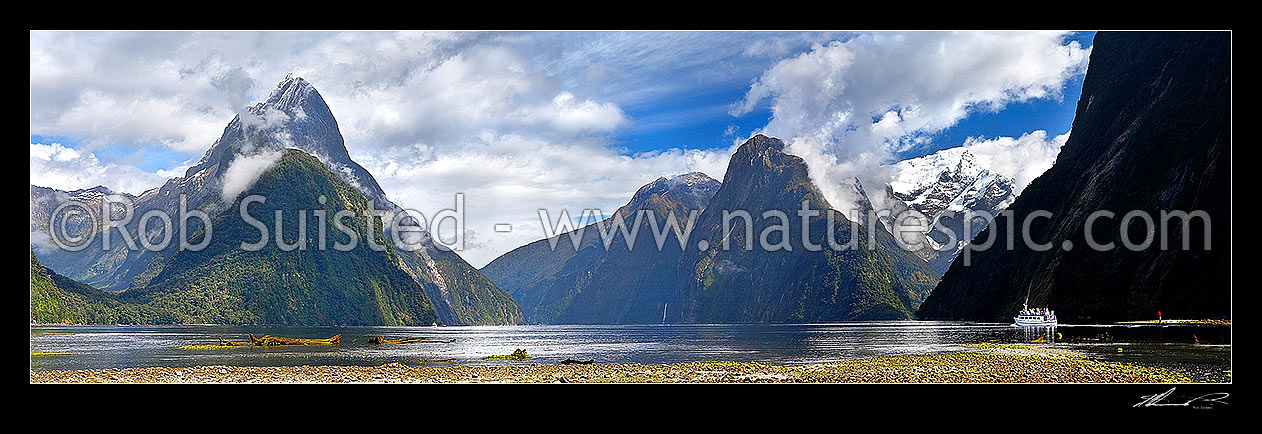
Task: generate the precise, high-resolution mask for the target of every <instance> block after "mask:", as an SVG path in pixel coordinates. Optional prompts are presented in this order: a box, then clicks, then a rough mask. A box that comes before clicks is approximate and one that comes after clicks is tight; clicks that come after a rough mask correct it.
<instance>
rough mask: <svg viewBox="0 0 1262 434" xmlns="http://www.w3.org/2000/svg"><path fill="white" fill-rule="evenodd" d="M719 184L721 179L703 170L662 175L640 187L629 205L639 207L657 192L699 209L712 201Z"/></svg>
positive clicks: (634, 207) (691, 207) (633, 207)
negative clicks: (702, 171) (718, 179)
mask: <svg viewBox="0 0 1262 434" xmlns="http://www.w3.org/2000/svg"><path fill="white" fill-rule="evenodd" d="M719 186H720V184H719V181H716V180H715V179H714V178H711V177H709V176H708V175H706V174H704V173H701V172H689V173H685V174H681V175H675V176H671V177H669V178H667V177H665V176H662V177H659V178H657V179H656V180H654V181H653V182H650V183H648V184H645V185H644V186H643V187H640V189H639V190H637V191H636V192H635V195H634V196H632V197H631V201H630V202H629V203H628V205H630V208H631V209H638V208H639V206H640V205H642V204H644V203H646V202H647V201H648V199H649V198H650V197H651V196H653V195H655V194H656V195H658V196H669V197H671V198H673V199H675V200H676V201H678V202H680V203H681V204H682V205H684V206H685V207H687V208H688V209H698V208H702V207H704V206H705V205H706V203H708V202H709V201H710V198H711V197H713V196H714V193H715V192H717V191H718V190H719Z"/></svg>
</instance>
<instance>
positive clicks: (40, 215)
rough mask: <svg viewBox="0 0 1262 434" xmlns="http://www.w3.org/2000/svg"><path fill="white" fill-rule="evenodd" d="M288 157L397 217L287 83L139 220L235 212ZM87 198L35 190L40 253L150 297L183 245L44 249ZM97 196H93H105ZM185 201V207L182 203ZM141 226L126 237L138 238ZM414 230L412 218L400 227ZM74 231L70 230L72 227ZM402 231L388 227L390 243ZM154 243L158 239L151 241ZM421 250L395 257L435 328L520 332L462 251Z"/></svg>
mask: <svg viewBox="0 0 1262 434" xmlns="http://www.w3.org/2000/svg"><path fill="white" fill-rule="evenodd" d="M284 149H296V150H300V151H302V152H304V153H306V154H310V155H313V156H315V157H317V158H318V159H319V161H320V162H321V163H322V164H323V165H324V166H325V167H326V168H327V169H328V170H329V171H330V172H331V173H334V174H335V175H336V176H337V177H338V178H339V179H341V180H342V181H343V182H345V183H347V184H348V185H350V186H352V187H353V188H354V189H355V190H356V191H358V192H359V194H361V195H362V196H363V197H364V198H365V199H366V200H367V201H368V202H369V203H372V204H373V207H374V208H376V209H380V210H384V211H387V212H400V211H401V210H402V208H401V207H399V206H398V205H396V204H394V203H393V202H390V201H389V200H388V199H387V198H386V194H385V192H384V191H382V189H381V187H380V186H379V185H378V184H377V182H376V180H375V179H374V178H373V177H372V175H371V174H369V173H368V172H367V171H366V170H364V168H363V167H361V166H360V165H359V164H357V163H355V162H354V161H352V160H351V159H350V156H349V154H348V153H347V151H346V147H345V143H344V142H343V139H342V135H341V133H340V131H339V129H338V127H337V121H336V119H334V117H333V114H332V112H331V111H330V110H329V107H328V105H327V104H326V103H325V102H324V99H323V98H322V97H321V96H320V94H319V92H318V91H316V89H315V88H314V87H313V86H312V85H311V84H310V83H308V82H307V81H306V80H303V79H302V78H297V77H292V76H287V77H286V78H285V80H283V81H282V82H281V83H280V84H279V85H278V86H277V88H276V89H275V90H274V91H273V92H272V93H271V94H270V95H269V97H268V98H267V100H265V101H263V102H260V103H258V104H255V105H253V106H250V107H247V108H246V109H244V110H242V111H241V112H240V113H239V114H238V115H237V117H235V118H234V119H233V120H232V122H230V123H229V124H228V126H227V127H226V128H224V132H223V135H222V136H221V137H220V138H219V139H218V140H216V141H215V143H214V144H213V145H212V146H211V147H210V149H209V150H208V151H207V152H206V154H205V155H204V156H203V157H202V159H201V160H200V161H199V162H198V163H197V164H195V165H193V166H192V167H190V168H189V169H188V170H187V171H186V172H185V175H184V176H182V177H177V178H173V179H171V180H169V181H167V182H166V183H165V184H163V185H162V186H161V187H158V188H154V189H151V190H148V191H146V192H144V193H142V194H141V195H139V196H134V197H128V198H129V199H131V200H132V201H133V202H134V208H133V215H134V216H137V217H138V216H140V215H143V214H144V213H146V212H148V211H150V210H160V211H163V212H165V213H167V214H169V215H172V216H175V215H178V214H179V213H178V211H179V210H180V209H181V207H183V208H184V209H197V210H201V211H204V212H206V213H207V214H208V215H211V216H215V215H218V214H220V213H221V212H223V211H224V210H227V209H229V207H230V206H231V205H232V204H233V203H234V201H235V200H236V199H237V196H238V195H239V194H241V193H242V192H243V191H242V189H243V188H244V187H245V186H247V185H248V184H249V182H248V179H246V180H242V177H241V174H242V173H243V172H249V168H250V166H251V165H252V164H258V163H259V160H260V158H261V156H266V155H271V156H272V158H275V157H274V156H275V155H276V153H278V152H280V151H281V150H284ZM86 194H87V193H85V192H59V191H56V190H52V189H45V188H42V187H37V186H34V185H33V186H32V187H31V209H32V211H31V231H32V242H33V247H34V248H35V251H36V252H37V253H38V254H40V257H41V258H42V259H43V260H44V263H45V264H46V265H47V266H49V267H50V268H53V269H56V270H59V271H60V272H62V273H64V274H65V275H66V276H68V277H70V278H73V279H76V280H80V281H82V282H84V283H87V284H90V285H92V286H95V287H99V288H103V289H108V290H115V291H117V290H124V289H129V288H136V289H140V288H144V287H146V286H147V285H148V284H149V283H150V282H149V279H152V278H153V277H154V276H157V275H158V274H160V273H161V272H162V269H163V267H164V266H165V264H166V263H167V262H168V261H169V260H170V259H171V258H172V257H173V256H175V255H176V253H177V252H176V250H177V247H178V243H173V244H172V246H170V247H168V248H167V249H166V250H163V251H157V252H154V251H149V250H146V249H131V248H128V246H127V245H126V244H125V243H122V242H120V240H121V233H120V232H119V231H118V230H114V231H112V235H113V237H112V241H113V242H112V243H111V244H110V248H109V249H105V248H103V243H104V237H103V236H100V234H98V236H95V237H94V238H93V240H92V243H91V244H90V245H88V246H86V248H83V249H82V250H79V251H73V252H72V251H67V250H63V249H59V248H56V247H51V248H50V245H49V244H48V243H47V242H45V241H46V239H47V233H48V232H47V231H48V217H49V214H50V213H51V210H52V209H55V208H56V206H57V205H59V204H61V203H65V201H66V200H73V199H74V198H75V197H85V195H86ZM100 196H101V195H100V194H97V195H94V196H93V197H94V198H96V197H100ZM181 201H183V202H181ZM138 220H139V219H138V218H133V219H132V220H131V222H130V223H128V224H126V225H124V226H123V227H122V228H121V229H122V230H123V231H125V232H126V233H127V234H129V235H130V236H131V237H132V238H133V239H138V238H139V236H140V231H139V229H138V228H137V223H138ZM189 222H190V223H191V225H190V230H189V232H190V233H192V232H195V231H196V230H198V229H200V226H199V225H200V220H197V219H192V220H189ZM413 223H414V222H412V221H411V220H408V219H405V220H404V221H403V222H402V224H403V225H411V224H413ZM73 227H74V226H73V225H72V228H73ZM396 229H398V228H395V227H392V225H391V226H387V227H386V229H385V230H386V233H387V235H389V234H391V233H392V232H393V231H395V230H396ZM148 235H150V236H153V235H155V234H152V233H150V234H148ZM421 236H422V246H423V248H420V249H417V250H414V251H405V250H398V251H397V252H396V254H397V259H398V264H397V266H398V267H399V268H401V269H403V270H404V271H405V272H406V273H407V274H408V275H409V276H410V277H411V278H412V279H413V280H415V281H416V283H417V284H418V285H419V286H420V287H422V288H424V289H425V290H426V296H427V298H428V299H430V300H431V301H432V302H433V303H432V306H433V308H434V310H435V311H436V312H437V313H438V319H439V320H440V321H442V322H444V323H447V324H515V323H521V322H523V321H524V318H523V316H522V315H521V312H520V309H519V308H518V307H517V305H516V303H515V302H514V301H513V300H512V298H511V297H510V296H509V295H508V294H507V293H505V292H504V291H503V290H502V289H500V288H499V287H498V286H496V285H495V284H494V283H493V282H491V281H490V280H489V279H486V278H485V277H484V276H482V275H481V274H480V273H478V272H477V270H476V269H474V268H473V267H472V266H470V265H469V264H468V263H466V262H465V261H464V260H463V259H461V258H460V256H459V255H457V254H456V253H455V252H451V251H449V250H446V249H443V248H441V246H436V245H435V244H434V243H433V242H432V241H431V240H428V237H427V235H426V234H424V233H423V232H422V234H421Z"/></svg>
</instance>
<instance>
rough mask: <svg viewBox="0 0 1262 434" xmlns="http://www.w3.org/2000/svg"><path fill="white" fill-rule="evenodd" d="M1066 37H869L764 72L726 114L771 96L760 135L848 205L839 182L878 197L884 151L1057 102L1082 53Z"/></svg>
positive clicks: (822, 47) (823, 47) (1083, 62)
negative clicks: (994, 115)
mask: <svg viewBox="0 0 1262 434" xmlns="http://www.w3.org/2000/svg"><path fill="white" fill-rule="evenodd" d="M1065 36H1066V35H1065V34H1063V33H1056V32H910V33H876V34H865V35H859V36H856V37H854V38H851V39H848V40H845V41H833V42H830V43H827V44H817V45H815V46H813V47H812V48H811V50H810V51H808V52H805V53H802V54H799V55H797V56H794V57H790V58H787V59H784V60H782V61H780V62H778V63H777V64H775V65H774V66H772V67H771V68H769V69H767V71H765V72H764V73H763V74H762V75H761V76H760V77H759V78H758V79H756V80H755V81H754V82H753V84H752V85H751V86H750V88H749V91H748V92H747V93H746V95H745V97H744V99H742V100H741V101H739V102H738V103H736V104H734V105H733V106H732V109H731V114H733V115H743V114H745V113H749V112H750V111H752V110H753V109H754V108H755V107H757V106H758V105H759V104H761V103H762V101H764V100H770V110H771V112H772V119H771V121H770V122H769V123H768V124H767V126H766V127H765V128H763V130H762V132H763V133H765V134H768V135H773V136H779V137H782V138H786V140H787V141H789V142H790V143H791V146H790V148H789V150H790V152H794V153H797V154H799V155H801V156H803V158H804V159H806V160H807V162H808V165H810V166H811V172H812V173H811V176H812V178H814V179H815V181H816V183H817V184H820V185H821V187H822V190H824V193H825V194H826V195H828V198H829V200H830V202H834V203H833V205H834V206H837V207H846V206H848V205H849V206H853V205H852V200H851V198H850V197H848V196H847V194H846V192H847V191H849V190H852V188H851V187H850V186H848V185H846V184H850V183H852V180H853V179H854V178H858V179H859V181H860V182H861V183H862V185H864V186H869V187H868V188H867V190H868V191H867V193H868V194H869V195H871V196H881V195H882V193H880V190H882V188H880V187H872V186H883V185H884V184H885V183H887V182H888V181H889V179H890V178H889V174H888V173H887V172H886V171H885V169H882V167H883V166H884V165H885V164H886V163H888V162H889V160H890V159H891V158H892V155H893V153H895V152H901V151H907V150H911V149H917V148H918V147H920V146H923V145H925V144H927V143H929V141H930V139H931V136H932V135H933V134H934V133H937V132H940V131H943V130H945V129H947V128H950V127H952V126H954V125H955V124H956V123H958V122H959V121H960V120H962V119H964V118H965V117H967V116H969V115H970V114H973V113H977V112H995V111H998V110H1001V109H1003V108H1004V107H1006V106H1007V105H1009V104H1012V103H1018V102H1024V101H1029V100H1034V99H1046V98H1055V99H1059V98H1061V91H1062V89H1063V87H1064V84H1065V82H1066V81H1067V80H1069V79H1070V78H1072V77H1074V76H1076V75H1080V74H1082V73H1084V72H1085V71H1086V66H1087V59H1088V55H1089V49H1086V48H1083V47H1081V46H1080V44H1079V43H1078V42H1076V41H1069V42H1066V38H1065ZM1022 170H1023V171H1024V169H1022ZM827 184H842V185H832V186H827ZM878 199H880V198H878V197H873V201H874V202H876V201H877V200H878Z"/></svg>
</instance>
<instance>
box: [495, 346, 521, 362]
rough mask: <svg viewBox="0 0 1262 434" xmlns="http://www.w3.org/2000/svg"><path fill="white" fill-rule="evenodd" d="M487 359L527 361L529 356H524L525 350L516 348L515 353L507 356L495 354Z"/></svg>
mask: <svg viewBox="0 0 1262 434" xmlns="http://www.w3.org/2000/svg"><path fill="white" fill-rule="evenodd" d="M487 358H488V359H501V360H526V359H529V358H530V356H528V355H526V350H523V349H521V348H518V349H517V351H513V353H512V354H507V355H499V354H497V355H493V356H488V357H487Z"/></svg>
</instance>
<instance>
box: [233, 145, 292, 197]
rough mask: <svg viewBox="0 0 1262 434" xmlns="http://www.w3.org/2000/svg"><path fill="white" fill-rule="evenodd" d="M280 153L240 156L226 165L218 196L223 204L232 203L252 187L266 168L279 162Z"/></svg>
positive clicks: (271, 152) (266, 152) (268, 152)
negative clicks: (226, 168)
mask: <svg viewBox="0 0 1262 434" xmlns="http://www.w3.org/2000/svg"><path fill="white" fill-rule="evenodd" d="M280 157H281V151H265V152H260V153H257V154H253V155H240V154H238V155H237V156H236V157H234V158H233V159H232V162H231V163H228V170H225V171H224V173H223V188H222V190H221V194H220V196H221V197H222V198H223V200H224V202H232V201H233V200H236V198H237V196H238V195H240V194H241V193H242V192H244V191H245V190H246V189H249V188H250V186H251V185H254V181H258V179H259V176H262V175H263V172H265V171H267V168H269V167H272V165H273V164H276V161H278V160H280Z"/></svg>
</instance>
